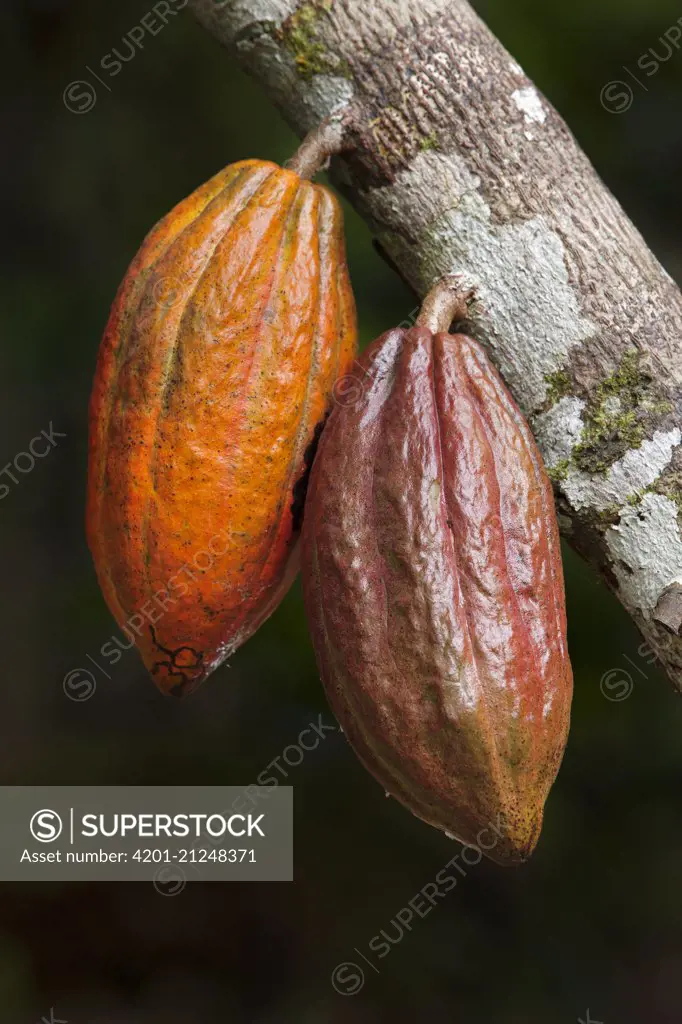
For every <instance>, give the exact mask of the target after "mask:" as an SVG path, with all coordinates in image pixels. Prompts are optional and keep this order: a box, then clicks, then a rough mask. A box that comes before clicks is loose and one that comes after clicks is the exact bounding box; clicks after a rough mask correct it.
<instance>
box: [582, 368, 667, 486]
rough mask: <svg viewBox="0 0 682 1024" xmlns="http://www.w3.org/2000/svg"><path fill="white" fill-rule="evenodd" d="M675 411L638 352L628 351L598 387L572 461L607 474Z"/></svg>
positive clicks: (587, 410)
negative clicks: (655, 424)
mask: <svg viewBox="0 0 682 1024" xmlns="http://www.w3.org/2000/svg"><path fill="white" fill-rule="evenodd" d="M671 410H672V406H671V404H670V402H667V401H665V400H663V397H662V396H661V395H660V394H659V393H657V392H656V389H655V385H654V383H653V381H652V378H651V375H650V374H649V373H648V372H647V371H646V369H644V368H643V367H642V366H641V354H640V353H639V352H635V351H632V352H626V354H625V355H624V356H623V358H622V360H621V362H620V365H619V366H618V369H617V370H615V371H614V373H612V374H611V375H610V376H609V377H607V378H606V380H604V381H602V383H601V384H600V385H599V386H598V388H597V389H596V391H595V393H594V396H593V398H592V400H591V401H590V402H589V404H588V406H587V408H586V410H585V413H584V420H585V426H584V428H583V432H582V436H581V439H580V441H579V443H578V444H577V445H576V447H575V448H574V449H573V462H574V463H575V465H576V466H577V467H578V468H579V469H582V470H583V471H584V472H586V473H605V472H606V470H607V469H608V468H609V466H611V465H613V463H614V462H617V461H618V459H621V458H622V457H623V456H624V455H625V453H626V452H628V451H631V450H632V449H634V448H639V447H640V446H641V444H642V442H643V441H644V439H645V438H646V437H647V435H648V433H649V432H650V428H651V426H652V424H653V423H654V422H655V421H656V420H658V419H660V417H661V416H664V415H665V414H666V413H668V412H670V411H671Z"/></svg>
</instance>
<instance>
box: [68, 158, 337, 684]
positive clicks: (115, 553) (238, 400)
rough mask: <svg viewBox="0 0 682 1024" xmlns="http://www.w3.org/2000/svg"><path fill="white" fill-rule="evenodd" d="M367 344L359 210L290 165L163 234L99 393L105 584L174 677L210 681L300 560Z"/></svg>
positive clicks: (148, 253) (133, 285)
mask: <svg viewBox="0 0 682 1024" xmlns="http://www.w3.org/2000/svg"><path fill="white" fill-rule="evenodd" d="M355 347H356V325H355V307H354V302H353V296H352V292H351V286H350V281H349V277H348V271H347V267H346V259H345V246H344V239H343V224H342V213H341V209H340V206H339V204H338V202H337V201H336V199H335V198H334V197H333V196H332V195H331V193H330V192H328V191H327V190H326V189H325V188H323V187H321V186H319V185H314V184H312V183H311V182H309V181H305V180H303V179H302V178H300V177H299V175H298V174H296V173H294V172H293V171H289V170H284V169H282V168H280V167H278V166H277V165H275V164H272V163H269V162H265V161H260V160H246V161H243V162H241V163H237V164H232V165H230V166H229V167H227V168H226V169H225V170H224V171H222V172H221V173H220V174H217V175H216V176H215V177H214V178H212V179H211V180H210V181H209V182H207V183H206V184H205V185H203V186H202V187H201V188H199V189H197V191H196V192H194V193H193V194H192V195H191V196H189V198H187V199H186V200H184V201H183V202H181V203H180V204H179V205H178V206H177V207H175V209H174V210H172V211H171V213H169V214H168V216H166V217H165V218H164V219H163V220H161V221H160V222H159V224H157V225H156V227H155V228H154V229H153V230H152V231H151V232H150V234H149V235H148V236H147V238H146V239H145V241H144V243H143V245H142V247H141V249H140V250H139V252H138V253H137V255H136V257H135V259H134V260H133V262H132V264H131V266H130V268H129V269H128V272H127V274H126V276H125V278H124V280H123V283H122V284H121V287H120V289H119V292H118V295H117V297H116V300H115V302H114V305H113V308H112V311H111V315H110V318H109V322H108V325H107V327H106V331H105V334H104V338H103V341H102V345H101V348H100V353H99V359H98V365H97V371H96V376H95V382H94V388H93V392H92V398H91V405H90V453H89V473H88V509H87V534H88V541H89V545H90V549H91V551H92V554H93V558H94V561H95V566H96V568H97V574H98V577H99V581H100V585H101V587H102V590H103V592H104V596H105V598H106V600H107V603H108V604H109V607H110V609H111V611H112V612H113V614H114V616H115V618H116V620H117V622H118V624H119V626H121V628H122V629H124V631H125V632H126V634H127V635H128V637H129V639H130V640H135V642H136V643H137V645H138V647H139V649H140V652H141V654H142V657H143V660H144V662H145V664H146V666H147V668H148V669H149V671H150V672H151V674H152V676H153V678H154V680H155V681H156V683H157V684H158V686H159V687H160V688H161V690H162V691H164V692H166V693H174V694H182V693H186V692H188V691H190V690H192V689H194V687H195V686H197V685H198V684H199V683H200V682H201V681H202V679H204V678H205V677H206V676H207V675H208V674H209V673H210V672H211V671H212V670H213V669H214V668H215V667H217V665H218V664H220V663H221V661H223V660H224V659H225V658H226V657H227V656H228V655H229V654H231V653H232V652H233V651H234V650H235V649H236V648H237V647H238V646H239V644H240V643H242V642H243V641H244V640H246V639H247V638H248V637H249V636H250V635H251V634H252V633H253V632H254V630H255V629H256V628H257V627H258V626H259V625H260V624H261V623H262V622H263V620H264V619H265V618H266V617H267V616H268V615H269V614H270V613H271V612H272V611H273V610H274V608H275V607H276V606H277V604H278V603H279V601H280V600H281V598H282V597H283V595H284V594H285V592H286V590H287V589H288V587H289V585H290V583H291V582H292V580H293V578H294V576H295V574H296V572H297V570H298V550H297V540H298V537H299V530H300V518H301V513H302V507H301V506H302V497H303V493H302V492H303V490H304V486H305V482H306V475H307V471H308V470H309V466H310V462H311V460H312V453H313V447H314V442H315V441H316V439H317V435H318V434H319V430H320V429H321V425H322V423H323V421H324V418H325V416H326V414H327V412H328V409H329V405H330V402H331V396H332V388H333V386H334V383H335V381H336V380H337V378H338V377H339V376H340V375H342V374H344V372H345V370H346V369H347V365H348V363H349V362H350V361H351V360H352V358H353V355H354V353H355Z"/></svg>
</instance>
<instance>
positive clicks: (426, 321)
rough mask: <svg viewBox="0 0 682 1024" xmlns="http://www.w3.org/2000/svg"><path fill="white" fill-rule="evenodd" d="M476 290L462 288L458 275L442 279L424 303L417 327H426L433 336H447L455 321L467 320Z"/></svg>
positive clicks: (450, 275)
mask: <svg viewBox="0 0 682 1024" xmlns="http://www.w3.org/2000/svg"><path fill="white" fill-rule="evenodd" d="M473 299H474V289H473V288H469V289H466V290H464V289H463V288H462V282H461V279H460V278H459V277H458V276H457V275H456V274H449V275H448V276H447V277H442V278H441V279H440V280H439V281H437V282H436V284H435V285H434V286H433V288H431V290H430V291H429V293H428V295H427V296H426V298H425V299H424V301H423V302H422V307H421V310H420V312H419V316H418V317H417V320H416V324H415V326H417V327H426V328H427V329H428V330H429V331H431V333H432V334H447V332H448V331H449V329H450V325H451V324H452V323H453V321H455V320H466V318H467V315H468V311H469V303H470V302H472V301H473Z"/></svg>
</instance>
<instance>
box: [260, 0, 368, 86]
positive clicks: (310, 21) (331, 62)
mask: <svg viewBox="0 0 682 1024" xmlns="http://www.w3.org/2000/svg"><path fill="white" fill-rule="evenodd" d="M332 4H333V0H308V2H307V3H304V4H302V5H301V6H300V7H299V8H298V10H297V11H295V12H294V13H293V14H292V15H291V16H290V17H289V18H287V19H286V21H285V22H284V23H283V24H282V27H281V28H280V29H279V31H278V33H277V36H278V38H279V39H280V40H281V41H282V42H283V43H284V45H285V46H286V47H287V49H288V50H290V51H291V53H292V54H293V57H294V61H295V63H296V67H297V68H298V72H299V74H300V76H301V78H304V79H305V80H306V81H310V79H311V78H312V77H313V75H323V74H327V75H341V76H343V77H344V78H351V77H352V76H351V70H350V65H349V64H348V63H347V62H346V61H342V60H340V59H338V58H337V57H335V56H334V55H333V54H329V53H328V52H327V50H326V49H325V47H324V45H323V44H322V43H321V42H320V40H319V39H318V36H317V23H318V21H319V19H320V18H321V17H323V15H325V14H326V13H327V11H329V10H331V7H332Z"/></svg>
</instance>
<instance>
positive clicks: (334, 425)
mask: <svg viewBox="0 0 682 1024" xmlns="http://www.w3.org/2000/svg"><path fill="white" fill-rule="evenodd" d="M357 376H358V381H360V382H361V383H362V388H361V389H359V390H360V391H361V393H360V396H359V398H358V400H357V401H356V402H354V404H352V405H345V406H337V407H336V408H335V409H334V410H333V412H332V414H331V416H330V418H329V421H328V423H327V426H326V427H325V430H324V433H323V435H322V440H321V443H320V448H319V450H318V454H317V457H316V460H315V464H314V466H313V472H312V476H311V481H310V488H309V492H308V497H307V501H306V510H305V518H304V528H303V552H302V554H303V585H304V595H305V602H306V610H307V613H308V618H309V622H310V627H311V632H312V636H313V641H314V644H315V648H316V653H317V658H318V664H319V667H320V671H321V674H322V678H323V682H324V685H325V689H326V692H327V696H328V699H329V701H330V704H331V706H332V709H333V711H334V713H335V714H336V716H337V718H338V720H339V722H340V723H341V725H342V727H343V729H344V731H345V733H346V735H347V737H348V739H349V741H350V743H351V744H352V746H353V747H354V749H355V751H356V753H357V754H358V756H359V757H360V759H361V760H362V761H363V763H364V764H365V766H366V767H367V768H368V769H369V771H370V772H372V774H373V775H374V776H375V777H376V778H377V779H378V781H379V782H380V783H381V785H382V786H383V787H384V788H385V790H386V791H387V792H388V793H390V794H391V795H392V796H395V797H396V798H397V799H398V800H400V801H401V802H402V803H403V804H405V806H406V807H408V808H409V809H410V810H411V811H412V812H413V813H414V814H416V815H417V816H418V817H420V818H422V819H423V820H424V821H426V822H429V823H430V824H431V825H434V826H436V827H437V828H440V829H442V830H444V831H446V832H448V833H449V834H451V835H453V836H456V837H457V838H458V839H460V840H461V841H463V842H465V843H472V844H477V843H478V842H479V838H480V845H481V847H483V845H484V841H483V838H482V836H483V830H486V829H487V830H488V831H487V833H486V839H485V845H486V846H487V847H488V849H487V850H486V851H484V852H487V854H488V856H490V857H491V858H492V859H494V860H496V861H498V862H499V863H514V862H520V861H523V860H525V859H526V858H527V857H528V856H529V855H530V853H531V852H532V850H533V848H534V847H535V844H536V842H537V839H538V836H539V832H540V827H541V822H542V815H543V808H544V804H545V800H546V798H547V795H548V792H549V789H550V787H551V785H552V783H553V781H554V779H555V776H556V773H557V771H558V768H559V764H560V762H561V758H562V755H563V751H564V747H565V743H566V738H567V733H568V725H569V714H570V702H571V694H572V675H571V667H570V663H569V659H568V653H567V649H566V616H565V607H564V589H563V573H562V565H561V556H560V550H559V536H558V531H557V524H556V516H555V512H554V504H553V499H552V491H551V486H550V483H549V481H548V478H547V476H546V473H545V471H544V468H543V465H542V460H541V457H540V454H539V452H538V449H537V447H536V445H535V441H534V440H533V437H532V435H531V433H530V430H529V428H528V426H527V424H526V422H525V420H524V419H523V417H522V415H521V413H520V411H519V409H518V408H517V406H516V405H515V403H514V401H513V399H512V398H511V396H510V394H509V392H508V391H507V389H506V387H505V385H504V384H503V382H502V380H501V379H500V377H499V375H498V374H497V372H496V371H495V370H494V368H493V367H492V366H491V364H490V362H489V360H488V358H487V356H486V354H485V352H484V350H483V348H482V347H481V346H480V345H479V344H478V343H477V342H475V341H472V340H471V339H470V338H468V337H465V336H463V335H454V336H453V335H449V334H446V333H433V332H432V330H431V329H428V328H427V327H423V326H417V327H415V328H412V329H410V330H407V331H406V330H401V329H397V330H393V331H389V332H388V333H387V334H384V335H383V336H382V337H381V338H379V339H378V340H377V341H375V342H374V343H373V344H372V345H371V346H370V348H369V349H368V350H367V351H366V352H365V353H364V354H363V356H362V357H361V358H360V360H359V361H358V370H357ZM490 847H492V848H490Z"/></svg>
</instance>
